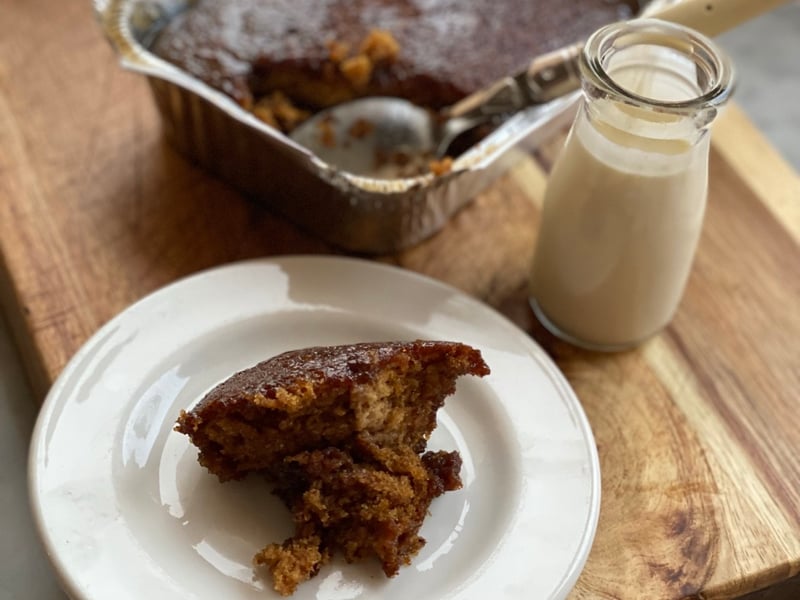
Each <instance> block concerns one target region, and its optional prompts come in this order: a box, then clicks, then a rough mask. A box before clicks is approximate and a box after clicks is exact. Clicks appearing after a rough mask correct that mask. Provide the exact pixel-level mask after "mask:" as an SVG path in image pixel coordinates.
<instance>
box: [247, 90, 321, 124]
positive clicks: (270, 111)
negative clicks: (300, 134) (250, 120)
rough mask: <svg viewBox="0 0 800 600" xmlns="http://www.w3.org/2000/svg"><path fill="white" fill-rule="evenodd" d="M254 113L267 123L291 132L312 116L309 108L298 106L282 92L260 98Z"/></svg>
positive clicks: (254, 107)
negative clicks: (303, 108) (304, 108)
mask: <svg viewBox="0 0 800 600" xmlns="http://www.w3.org/2000/svg"><path fill="white" fill-rule="evenodd" d="M253 114H254V115H255V116H256V117H258V118H259V119H261V120H262V121H264V122H265V123H266V124H267V125H270V126H271V127H275V128H276V129H280V130H281V131H283V132H289V131H291V130H292V129H294V128H295V127H297V126H298V125H299V124H300V123H302V122H303V121H305V120H306V119H308V117H309V116H311V113H309V112H308V111H307V110H302V109H300V108H297V107H296V106H295V105H294V104H292V102H291V100H289V98H288V97H287V96H286V95H285V94H284V93H282V92H273V93H272V94H269V95H268V96H264V97H263V98H259V100H258V102H256V104H255V106H253Z"/></svg>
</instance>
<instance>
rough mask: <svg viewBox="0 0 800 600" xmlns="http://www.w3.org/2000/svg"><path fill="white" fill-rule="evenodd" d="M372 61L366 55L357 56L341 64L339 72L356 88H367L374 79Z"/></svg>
mask: <svg viewBox="0 0 800 600" xmlns="http://www.w3.org/2000/svg"><path fill="white" fill-rule="evenodd" d="M372 67H373V65H372V61H371V60H370V59H369V57H368V56H367V55H365V54H356V55H355V56H351V57H350V58H346V59H345V60H343V61H342V62H341V63H340V64H339V70H340V71H341V72H342V75H344V76H345V79H347V80H348V81H349V82H350V83H351V84H352V85H353V87H355V88H363V87H365V86H366V85H367V84H368V83H369V80H370V77H372Z"/></svg>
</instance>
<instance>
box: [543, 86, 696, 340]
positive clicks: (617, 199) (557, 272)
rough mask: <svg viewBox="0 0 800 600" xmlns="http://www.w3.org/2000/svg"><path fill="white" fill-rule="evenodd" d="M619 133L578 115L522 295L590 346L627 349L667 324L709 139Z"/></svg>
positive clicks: (689, 249) (682, 272) (690, 250)
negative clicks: (525, 293)
mask: <svg viewBox="0 0 800 600" xmlns="http://www.w3.org/2000/svg"><path fill="white" fill-rule="evenodd" d="M651 83H652V82H651ZM630 125H631V126H632V127H633V129H634V130H635V129H636V125H635V124H633V123H631V124H630ZM648 126H649V127H652V124H650V125H648ZM629 134H630V131H628V132H627V133H625V132H623V131H620V130H617V129H613V128H610V129H607V130H604V131H602V133H601V132H600V130H598V129H596V128H595V127H594V126H593V125H592V124H590V123H589V122H588V121H587V119H586V117H585V116H580V117H579V118H578V120H577V121H576V123H575V125H574V127H573V130H572V133H571V135H570V139H569V140H568V142H567V145H566V146H565V149H564V151H563V153H562V156H560V157H559V160H558V161H557V164H556V166H555V168H554V170H553V172H552V174H551V176H550V180H549V183H548V188H547V192H546V195H545V204H544V211H543V216H542V226H541V229H540V233H539V241H538V245H537V247H536V253H535V257H534V263H533V269H532V274H531V297H532V298H533V299H534V300H535V302H536V304H538V309H539V311H540V312H543V313H544V316H545V317H546V320H549V321H550V322H551V324H552V325H555V327H556V328H557V329H558V330H560V331H561V332H562V333H564V334H566V335H567V336H568V337H571V338H573V339H574V340H576V341H578V342H583V343H584V344H587V345H590V346H597V347H608V348H614V347H624V346H629V345H632V344H635V343H637V342H640V341H642V340H643V339H645V338H647V337H649V336H650V335H652V334H654V333H655V332H657V331H658V330H659V329H661V328H662V327H663V326H665V325H666V324H667V323H668V322H669V321H670V319H671V318H672V316H673V314H674V312H675V310H676V308H677V306H678V304H679V302H680V299H681V296H682V294H683V291H684V287H685V285H686V280H687V278H688V275H689V271H690V269H691V264H692V259H693V256H694V252H695V248H696V245H697V241H698V237H699V235H700V230H701V227H702V221H703V212H704V209H705V196H706V185H707V166H706V156H707V151H708V148H707V144H708V140H709V136H705V138H704V139H703V140H701V141H700V142H699V144H697V145H695V146H691V145H690V144H689V143H688V142H683V141H681V140H669V141H666V140H662V141H659V140H652V139H648V138H643V137H639V136H637V135H629Z"/></svg>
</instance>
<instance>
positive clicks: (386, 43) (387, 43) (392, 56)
mask: <svg viewBox="0 0 800 600" xmlns="http://www.w3.org/2000/svg"><path fill="white" fill-rule="evenodd" d="M359 54H363V55H365V56H367V57H368V58H369V59H370V60H371V61H372V62H373V64H380V63H393V62H395V61H396V60H397V56H398V55H399V54H400V44H398V43H397V40H395V39H394V36H393V35H392V33H391V32H390V31H387V30H385V29H373V30H372V31H370V32H369V33H368V34H367V37H365V38H364V40H363V41H362V42H361V45H360V46H359Z"/></svg>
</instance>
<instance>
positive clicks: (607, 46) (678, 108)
mask: <svg viewBox="0 0 800 600" xmlns="http://www.w3.org/2000/svg"><path fill="white" fill-rule="evenodd" d="M634 45H650V46H662V47H667V48H670V49H672V50H675V51H677V52H679V53H682V54H683V55H685V56H686V57H687V58H690V59H691V60H692V61H693V62H695V64H697V65H698V66H699V67H700V68H702V69H704V71H705V72H706V75H708V76H709V82H710V84H709V86H708V87H707V88H706V89H703V90H701V93H700V94H699V95H697V96H695V97H693V98H689V99H687V100H677V101H674V100H660V99H656V98H650V97H647V96H641V95H639V94H637V93H635V92H633V91H631V90H629V89H627V88H625V87H624V86H622V85H620V84H619V83H617V82H616V81H615V80H614V78H613V77H612V76H611V74H609V72H608V71H607V70H606V63H607V59H608V57H609V56H610V55H611V54H612V53H613V52H615V51H618V50H622V49H624V48H627V47H630V46H634ZM580 70H581V74H582V75H583V77H584V82H585V83H589V84H591V85H592V86H593V87H595V88H597V89H598V90H599V91H600V92H601V93H604V94H606V95H608V96H610V97H612V98H614V99H615V100H618V101H621V102H624V103H626V104H630V105H633V106H636V107H638V108H643V109H649V110H653V111H657V112H664V113H672V114H683V115H691V114H694V113H696V112H698V111H704V110H707V109H714V108H717V107H720V106H722V105H723V104H725V102H726V101H727V100H728V99H729V98H730V95H731V93H732V92H733V88H734V69H733V65H732V63H731V61H730V59H729V58H728V56H727V55H726V54H725V53H724V52H723V51H722V50H721V49H720V48H719V46H717V45H716V44H715V43H714V42H713V41H712V40H711V39H710V38H708V37H706V36H705V35H703V34H701V33H699V32H697V31H695V30H693V29H690V28H688V27H685V26H683V25H679V24H677V23H670V22H667V21H661V20H659V19H643V18H640V19H633V20H631V21H622V22H619V23H612V24H611V25H607V26H605V27H602V28H601V29H598V30H597V31H595V33H593V34H592V35H591V36H590V37H589V39H588V40H587V41H586V44H585V45H584V47H583V52H582V53H581V58H580Z"/></svg>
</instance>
